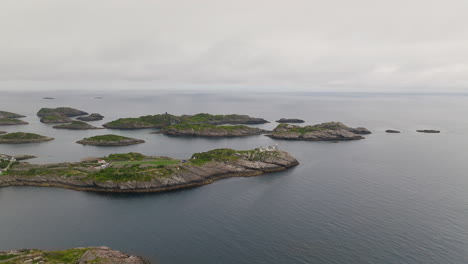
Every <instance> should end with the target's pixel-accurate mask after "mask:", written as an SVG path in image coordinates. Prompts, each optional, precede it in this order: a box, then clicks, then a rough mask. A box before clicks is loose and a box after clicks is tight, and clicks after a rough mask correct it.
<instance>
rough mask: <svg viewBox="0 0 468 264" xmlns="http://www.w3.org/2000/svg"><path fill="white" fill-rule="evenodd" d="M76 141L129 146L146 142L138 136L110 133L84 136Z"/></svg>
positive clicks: (96, 144) (86, 143) (97, 144)
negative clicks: (130, 136) (137, 137)
mask: <svg viewBox="0 0 468 264" xmlns="http://www.w3.org/2000/svg"><path fill="white" fill-rule="evenodd" d="M76 143H78V144H82V145H93V146H128V145H135V144H141V143H145V141H144V140H141V139H136V138H129V137H124V136H118V135H112V134H108V135H100V136H94V137H89V138H84V139H82V140H80V141H77V142H76Z"/></svg>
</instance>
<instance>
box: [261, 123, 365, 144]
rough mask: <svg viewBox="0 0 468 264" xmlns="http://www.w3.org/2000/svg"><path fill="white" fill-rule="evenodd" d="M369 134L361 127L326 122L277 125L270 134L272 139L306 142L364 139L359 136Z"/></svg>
mask: <svg viewBox="0 0 468 264" xmlns="http://www.w3.org/2000/svg"><path fill="white" fill-rule="evenodd" d="M365 134H371V132H370V131H369V130H367V129H366V128H363V127H358V128H352V127H348V126H346V125H344V124H343V123H341V122H327V123H322V124H317V125H312V126H303V127H301V126H297V125H289V124H279V125H278V126H277V127H276V128H275V129H274V130H273V132H272V133H271V134H268V135H266V136H268V137H271V138H273V139H288V140H307V141H340V140H359V139H364V137H362V136H361V135H365Z"/></svg>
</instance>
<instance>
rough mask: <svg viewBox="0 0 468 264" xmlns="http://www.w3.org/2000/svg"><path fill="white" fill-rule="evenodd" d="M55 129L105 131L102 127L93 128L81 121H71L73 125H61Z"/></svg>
mask: <svg viewBox="0 0 468 264" xmlns="http://www.w3.org/2000/svg"><path fill="white" fill-rule="evenodd" d="M53 128H57V129H70V130H89V129H103V128H102V127H95V126H92V125H90V124H88V123H85V122H81V121H76V120H74V121H71V123H68V124H61V125H55V126H53Z"/></svg>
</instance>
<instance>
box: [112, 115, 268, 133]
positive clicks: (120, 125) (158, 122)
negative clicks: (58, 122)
mask: <svg viewBox="0 0 468 264" xmlns="http://www.w3.org/2000/svg"><path fill="white" fill-rule="evenodd" d="M265 123H268V121H266V120H265V119H263V118H256V117H250V116H248V115H235V114H232V115H211V114H206V113H200V114H196V115H182V116H175V115H171V114H167V113H166V114H159V115H147V116H140V117H137V118H120V119H117V120H114V121H112V122H108V123H105V124H104V125H103V127H105V128H111V129H142V128H163V127H167V126H170V125H174V124H210V125H227V124H231V125H237V124H240V125H242V124H244V125H249V124H265Z"/></svg>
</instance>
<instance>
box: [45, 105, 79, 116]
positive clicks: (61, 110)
mask: <svg viewBox="0 0 468 264" xmlns="http://www.w3.org/2000/svg"><path fill="white" fill-rule="evenodd" d="M51 115H63V116H67V117H75V116H82V115H88V113H86V112H84V111H81V110H78V109H75V108H71V107H58V108H41V109H40V110H39V112H37V116H39V117H45V116H51Z"/></svg>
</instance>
